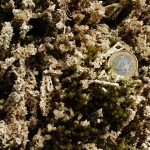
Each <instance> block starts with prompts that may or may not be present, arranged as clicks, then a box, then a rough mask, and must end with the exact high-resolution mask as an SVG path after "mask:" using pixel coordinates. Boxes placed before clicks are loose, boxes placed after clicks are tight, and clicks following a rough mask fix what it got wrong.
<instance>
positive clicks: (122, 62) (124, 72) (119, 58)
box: [108, 51, 138, 78]
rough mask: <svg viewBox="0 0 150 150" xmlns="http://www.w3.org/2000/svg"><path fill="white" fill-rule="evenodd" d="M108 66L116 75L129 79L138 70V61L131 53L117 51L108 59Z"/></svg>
mask: <svg viewBox="0 0 150 150" xmlns="http://www.w3.org/2000/svg"><path fill="white" fill-rule="evenodd" d="M108 66H109V67H112V71H113V72H114V73H116V74H117V75H120V76H123V77H124V78H130V77H132V76H133V75H134V74H135V73H136V71H137V70H138V60H137V58H136V56H135V55H134V54H132V53H131V52H128V51H119V52H116V53H113V54H112V56H111V57H110V58H109V61H108Z"/></svg>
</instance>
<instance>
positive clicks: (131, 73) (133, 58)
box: [108, 50, 138, 79]
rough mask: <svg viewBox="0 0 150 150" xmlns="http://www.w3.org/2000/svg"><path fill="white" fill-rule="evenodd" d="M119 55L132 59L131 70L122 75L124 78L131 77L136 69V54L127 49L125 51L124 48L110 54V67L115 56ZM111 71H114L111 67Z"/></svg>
mask: <svg viewBox="0 0 150 150" xmlns="http://www.w3.org/2000/svg"><path fill="white" fill-rule="evenodd" d="M120 55H126V56H129V57H130V58H131V60H132V61H133V69H132V71H131V72H130V73H129V74H127V75H124V78H126V79H127V78H131V77H132V76H133V75H134V74H135V73H136V71H137V70H138V60H137V58H136V56H135V55H134V54H133V53H131V52H129V51H126V50H124V51H119V52H115V53H113V54H112V56H110V58H109V60H108V66H109V67H111V66H112V64H113V63H112V62H113V60H114V59H115V58H116V57H118V56H120ZM112 71H113V72H114V73H115V71H114V70H113V69H112Z"/></svg>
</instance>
